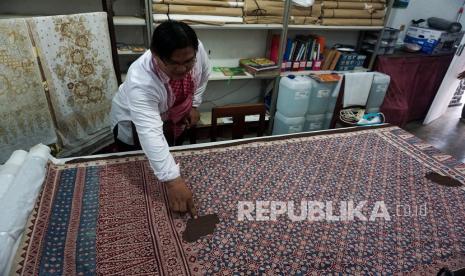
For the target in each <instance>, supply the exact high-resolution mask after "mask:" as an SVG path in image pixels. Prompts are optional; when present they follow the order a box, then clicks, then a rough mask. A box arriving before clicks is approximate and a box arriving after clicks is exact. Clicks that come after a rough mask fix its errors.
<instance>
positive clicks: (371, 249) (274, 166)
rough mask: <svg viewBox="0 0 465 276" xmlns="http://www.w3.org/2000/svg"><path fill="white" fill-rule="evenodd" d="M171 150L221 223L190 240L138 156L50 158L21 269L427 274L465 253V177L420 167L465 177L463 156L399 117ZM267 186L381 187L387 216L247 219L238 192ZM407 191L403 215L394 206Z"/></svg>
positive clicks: (327, 197)
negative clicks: (446, 180)
mask: <svg viewBox="0 0 465 276" xmlns="http://www.w3.org/2000/svg"><path fill="white" fill-rule="evenodd" d="M173 155H174V157H175V159H176V161H177V162H179V163H180V165H181V167H182V168H185V169H184V171H183V172H182V176H183V177H184V178H185V179H186V181H187V183H189V185H190V187H191V189H192V190H193V192H194V194H195V201H196V206H197V208H198V210H199V213H200V214H201V215H202V214H212V213H216V214H218V216H219V219H220V222H219V224H218V225H217V229H216V231H215V232H214V234H211V235H208V236H205V237H203V238H201V239H200V240H198V241H196V242H194V243H186V242H184V241H183V240H182V232H183V230H184V227H185V225H186V220H187V217H186V216H180V215H176V214H173V213H172V212H171V211H170V209H169V207H168V206H169V205H168V204H167V193H166V188H165V186H164V185H163V184H162V183H159V182H158V181H157V180H156V179H155V177H154V174H153V172H152V171H151V169H150V166H149V164H148V162H147V160H146V159H145V157H143V156H132V157H121V158H115V159H107V160H96V161H85V162H79V161H77V163H75V164H68V165H63V166H55V165H50V166H49V170H48V175H47V178H46V181H45V183H44V187H43V191H42V193H41V195H40V196H39V198H38V201H37V204H36V207H35V211H34V212H33V214H32V215H31V220H30V222H29V224H28V228H27V229H28V230H27V231H26V233H25V235H24V237H25V239H24V242H23V244H22V245H21V247H20V250H19V251H18V252H17V265H16V266H14V273H15V274H21V275H35V274H40V275H84V274H86V275H87V274H98V275H202V274H206V275H212V274H221V275H327V274H329V273H342V274H344V275H347V274H350V275H362V274H363V275H366V274H382V275H385V274H386V275H396V274H416V275H431V274H436V273H437V272H438V271H439V269H441V268H442V267H445V266H447V267H449V268H450V269H457V268H459V267H460V266H465V231H463V230H464V229H465V222H464V221H465V191H464V190H463V188H451V187H445V186H441V185H438V184H437V183H434V182H431V181H430V180H428V179H427V178H426V177H425V175H426V174H427V173H429V172H432V171H434V172H440V173H442V174H444V175H447V176H450V177H452V178H455V179H457V180H458V181H460V182H462V183H464V182H465V165H464V164H462V163H460V162H458V161H457V160H455V159H454V158H452V157H450V156H448V155H445V154H443V153H441V152H440V151H438V150H436V149H434V148H433V147H431V146H430V145H428V144H426V143H424V142H422V141H421V140H419V139H418V138H416V137H414V136H413V135H411V134H409V133H407V132H405V131H403V130H401V129H399V128H397V127H378V128H360V129H356V130H352V131H350V132H347V130H342V131H334V132H333V133H331V134H328V132H324V133H320V134H302V135H293V136H289V137H284V138H283V137H281V138H274V137H271V138H264V139H261V140H255V141H248V142H244V141H242V142H237V143H236V144H231V145H228V146H216V147H210V148H203V149H196V150H184V151H177V152H173ZM270 200H275V201H285V202H289V201H293V202H294V203H295V205H296V206H297V205H299V203H300V202H301V201H302V200H309V201H320V202H328V201H331V202H333V203H334V204H339V203H340V202H341V201H346V202H347V201H354V202H360V201H366V205H365V207H363V208H361V209H360V211H361V213H362V214H364V215H367V216H369V215H370V212H369V211H370V210H371V208H372V207H373V205H374V204H375V203H376V202H380V201H382V202H384V204H385V207H386V208H387V209H386V210H387V212H388V214H389V215H390V220H387V219H386V218H384V219H382V218H376V219H375V220H373V221H361V220H354V221H351V220H344V221H335V220H320V221H308V220H303V221H292V220H290V219H289V218H288V217H286V216H282V215H281V216H279V218H278V219H277V220H275V221H266V220H265V221H249V220H245V221H238V211H237V210H238V203H239V202H240V201H252V202H255V201H270ZM424 204H426V209H425V210H426V212H423V211H422V206H424ZM406 205H408V206H410V207H411V210H410V213H409V214H408V216H407V213H406V211H405V209H404V208H401V209H402V210H404V212H400V213H399V211H398V210H397V209H398V206H406ZM368 207H369V208H368ZM415 208H416V211H414V209H415ZM334 209H336V208H334ZM298 213H299V211H297V212H296V215H299V214H298ZM337 213H338V212H337V211H334V214H335V215H336V214H337ZM253 216H254V217H255V215H253Z"/></svg>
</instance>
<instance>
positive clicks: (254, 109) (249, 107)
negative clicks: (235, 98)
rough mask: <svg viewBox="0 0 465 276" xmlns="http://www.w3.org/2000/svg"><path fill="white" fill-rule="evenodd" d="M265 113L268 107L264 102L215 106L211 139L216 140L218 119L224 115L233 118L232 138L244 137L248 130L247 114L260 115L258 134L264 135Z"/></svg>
mask: <svg viewBox="0 0 465 276" xmlns="http://www.w3.org/2000/svg"><path fill="white" fill-rule="evenodd" d="M265 113H266V107H265V105H264V104H238V105H227V106H220V107H214V108H213V109H212V121H211V132H210V139H211V141H212V142H214V141H216V137H217V130H218V129H217V127H218V126H217V119H218V118H224V117H232V118H233V124H232V138H233V139H241V138H243V137H244V133H245V130H246V123H245V116H247V115H260V118H259V121H258V130H257V136H262V135H263V131H264V129H265Z"/></svg>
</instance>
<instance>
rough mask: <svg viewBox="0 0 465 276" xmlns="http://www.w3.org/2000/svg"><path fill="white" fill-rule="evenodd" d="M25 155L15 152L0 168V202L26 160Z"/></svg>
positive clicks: (19, 151) (25, 152)
mask: <svg viewBox="0 0 465 276" xmlns="http://www.w3.org/2000/svg"><path fill="white" fill-rule="evenodd" d="M26 155H27V151H24V150H16V151H14V152H13V154H11V156H10V158H9V159H8V160H7V161H6V163H5V164H4V165H3V166H1V167H0V201H1V199H2V197H3V195H4V194H5V193H6V191H7V190H8V189H9V188H10V186H11V184H12V183H13V180H14V178H15V176H16V174H17V173H18V171H19V169H20V168H21V165H22V164H23V163H24V159H26Z"/></svg>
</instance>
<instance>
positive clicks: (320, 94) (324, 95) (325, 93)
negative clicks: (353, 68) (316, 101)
mask: <svg viewBox="0 0 465 276" xmlns="http://www.w3.org/2000/svg"><path fill="white" fill-rule="evenodd" d="M330 94H331V91H329V90H320V91H318V93H316V96H317V98H327V97H329V95H330Z"/></svg>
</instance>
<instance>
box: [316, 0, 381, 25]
mask: <svg viewBox="0 0 465 276" xmlns="http://www.w3.org/2000/svg"><path fill="white" fill-rule="evenodd" d="M385 3H386V1H385V0H333V1H322V2H321V24H322V25H329V26H382V25H383V24H384V17H385V15H386V4H385Z"/></svg>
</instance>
